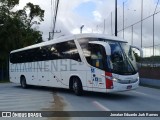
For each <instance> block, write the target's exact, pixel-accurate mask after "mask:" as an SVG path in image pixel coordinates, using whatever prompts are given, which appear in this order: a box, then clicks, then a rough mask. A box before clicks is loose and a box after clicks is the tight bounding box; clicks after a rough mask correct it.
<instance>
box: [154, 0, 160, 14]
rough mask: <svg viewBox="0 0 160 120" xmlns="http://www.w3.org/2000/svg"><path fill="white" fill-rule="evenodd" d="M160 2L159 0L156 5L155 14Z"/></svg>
mask: <svg viewBox="0 0 160 120" xmlns="http://www.w3.org/2000/svg"><path fill="white" fill-rule="evenodd" d="M158 4H159V0H158V1H157V5H156V8H155V10H154V14H155V13H156V10H157V6H158Z"/></svg>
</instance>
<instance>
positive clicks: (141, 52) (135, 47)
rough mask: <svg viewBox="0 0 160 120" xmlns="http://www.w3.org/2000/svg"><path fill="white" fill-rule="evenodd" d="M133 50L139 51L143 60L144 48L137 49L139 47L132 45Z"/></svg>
mask: <svg viewBox="0 0 160 120" xmlns="http://www.w3.org/2000/svg"><path fill="white" fill-rule="evenodd" d="M131 48H134V49H136V50H138V51H139V52H140V57H141V58H143V50H142V48H140V47H137V46H133V45H131Z"/></svg>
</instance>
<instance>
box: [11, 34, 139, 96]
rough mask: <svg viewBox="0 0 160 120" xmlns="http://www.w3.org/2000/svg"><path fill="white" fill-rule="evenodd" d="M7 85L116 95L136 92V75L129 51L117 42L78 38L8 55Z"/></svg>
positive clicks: (115, 39) (99, 36) (107, 38)
mask: <svg viewBox="0 0 160 120" xmlns="http://www.w3.org/2000/svg"><path fill="white" fill-rule="evenodd" d="M10 81H11V82H14V83H20V84H21V86H22V87H23V88H26V87H27V86H28V85H37V86H48V87H58V88H68V89H71V90H73V91H74V92H75V94H76V95H81V94H82V92H83V90H85V91H95V92H104V93H106V92H117V91H126V90H132V89H136V88H137V87H138V86H139V74H138V70H137V65H136V60H135V56H134V54H133V50H132V47H131V46H129V45H128V44H127V42H126V41H124V40H123V39H121V38H118V37H111V36H106V35H102V34H79V35H72V36H68V37H62V38H57V39H53V40H51V41H47V42H42V43H39V44H36V45H32V46H28V47H25V48H22V49H18V50H14V51H11V53H10Z"/></svg>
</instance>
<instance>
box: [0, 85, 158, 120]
mask: <svg viewBox="0 0 160 120" xmlns="http://www.w3.org/2000/svg"><path fill="white" fill-rule="evenodd" d="M17 110H18V111H46V110H47V111H160V89H154V88H147V87H139V88H138V89H137V90H134V91H127V92H119V93H114V94H102V93H92V92H85V93H84V95H83V96H76V95H74V93H72V92H70V91H69V90H66V89H56V88H44V87H31V88H29V89H22V88H21V87H20V86H19V85H16V84H13V83H3V84H0V111H17ZM159 118H160V117H158V118H156V117H148V118H147V117H141V118H137V117H116V118H115V117H110V118H106V117H92V118H91V117H87V118H84V117H79V118H78V117H76V118H75V117H68V118H42V119H46V120H82V119H83V120H97V119H98V120H115V119H118V120H128V119H129V120H130V119H136V120H138V119H139V120H159ZM0 119H2V118H0ZM38 119H39V118H38ZM38 119H37V120H38ZM2 120H3V119H2ZM15 120H16V119H15ZM34 120H35V119H34Z"/></svg>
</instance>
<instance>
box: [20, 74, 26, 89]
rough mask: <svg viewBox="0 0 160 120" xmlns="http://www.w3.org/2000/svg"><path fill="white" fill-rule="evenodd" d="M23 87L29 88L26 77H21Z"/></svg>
mask: <svg viewBox="0 0 160 120" xmlns="http://www.w3.org/2000/svg"><path fill="white" fill-rule="evenodd" d="M21 87H22V88H27V83H26V78H25V77H24V76H22V77H21Z"/></svg>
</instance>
